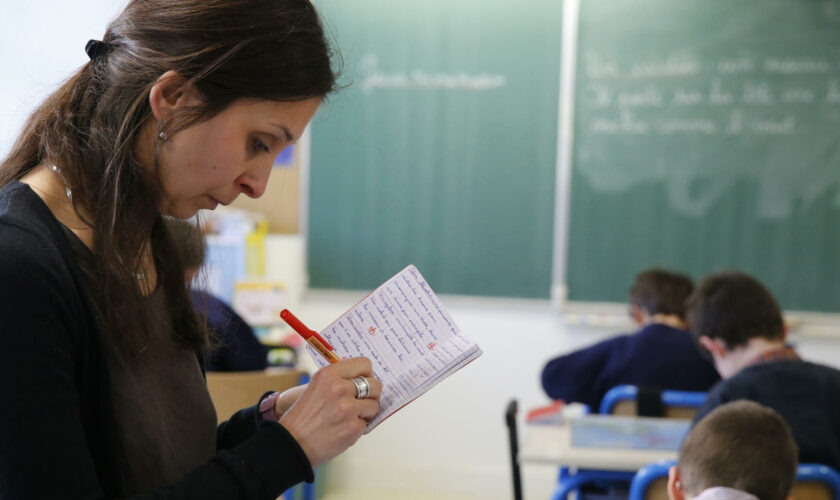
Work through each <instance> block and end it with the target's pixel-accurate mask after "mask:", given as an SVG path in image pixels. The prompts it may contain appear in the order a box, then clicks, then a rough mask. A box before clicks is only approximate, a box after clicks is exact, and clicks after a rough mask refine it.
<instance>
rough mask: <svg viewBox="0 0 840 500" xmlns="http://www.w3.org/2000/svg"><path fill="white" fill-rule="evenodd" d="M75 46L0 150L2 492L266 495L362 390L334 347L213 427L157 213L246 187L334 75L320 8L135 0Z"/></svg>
mask: <svg viewBox="0 0 840 500" xmlns="http://www.w3.org/2000/svg"><path fill="white" fill-rule="evenodd" d="M85 48H86V51H87V54H88V56H89V57H90V61H89V62H88V63H86V64H85V65H84V66H83V67H82V68H81V69H79V70H78V71H77V72H76V73H75V74H74V75H72V76H71V77H70V78H69V79H68V80H67V81H66V82H65V83H64V84H62V85H61V86H60V87H59V88H58V90H56V91H55V92H54V93H53V94H52V95H50V96H49V97H48V98H47V99H46V100H45V101H44V102H43V103H42V104H41V105H40V106H39V107H38V108H37V109H36V110H35V112H34V113H33V114H32V116H31V117H30V118H29V120H28V121H27V123H26V125H25V126H24V128H23V131H22V133H21V135H20V137H19V138H18V139H17V142H16V143H15V145H14V147H13V148H12V150H11V152H10V154H9V156H8V157H7V158H6V159H5V160H4V161H3V162H2V164H0V318H2V323H0V398H2V401H3V411H2V412H0V498H56V497H61V498H117V497H119V498H125V497H133V496H139V495H142V496H143V498H152V497H154V498H231V499H234V498H239V499H245V498H259V499H264V498H276V497H277V496H278V495H279V494H280V493H281V492H282V491H284V490H285V489H287V488H288V487H290V486H292V485H294V484H295V483H298V482H300V481H304V480H308V481H311V480H312V478H313V472H312V471H313V468H314V467H317V466H318V465H320V464H322V463H324V462H326V461H328V460H330V459H331V458H333V457H335V456H336V455H337V454H339V453H341V452H342V451H343V450H345V449H346V448H347V447H348V446H350V445H351V444H352V443H354V442H355V441H356V440H357V439H358V438H359V437H360V436H361V434H362V432H363V431H364V429H365V426H366V424H367V419H369V418H370V417H372V416H373V415H374V414H375V413H376V412H377V410H378V408H379V404H378V398H379V395H380V394H381V385H380V384H379V382H378V381H376V379H375V378H374V377H373V374H372V371H371V365H370V361H369V360H366V359H363V358H358V359H350V360H344V361H340V362H338V363H336V364H333V365H331V366H329V367H327V368H324V369H323V370H320V371H319V372H318V373H316V374H315V375H314V376H313V377H312V381H311V382H310V383H309V384H308V386H302V387H298V388H295V389H291V390H289V391H287V392H285V393H283V394H280V395H278V394H276V393H275V394H272V395H270V396H267V397H263V398H262V399H260V398H259V396H260V395H259V394H255V395H254V403H255V406H253V407H250V408H246V409H244V410H242V411H240V412H238V413H236V414H235V415H233V416H232V417H231V419H230V420H229V421H227V422H225V423H222V424H221V425H220V426H219V427H218V428H217V427H216V414H215V411H214V409H213V405H212V402H211V400H210V396H209V393H208V392H207V387H206V385H205V382H204V378H203V373H202V369H201V353H202V352H203V350H204V349H205V346H206V345H207V337H206V329H204V328H201V325H200V322H199V320H198V318H197V316H196V315H195V313H194V311H193V308H192V306H191V305H190V299H189V296H188V294H187V290H186V286H185V284H184V270H183V268H182V267H181V265H180V261H179V259H178V257H177V254H175V252H174V250H173V245H172V241H171V238H170V236H169V234H168V231H167V230H166V227H165V224H164V223H163V216H164V215H169V216H174V217H178V218H189V217H192V216H193V215H194V214H195V213H196V211H197V210H198V209H200V208H214V207H215V206H216V205H217V204H219V203H222V204H227V203H230V202H231V201H233V199H234V198H236V197H237V196H238V195H239V194H240V193H245V195H247V196H250V197H255V198H256V197H259V196H261V195H262V194H263V192H264V190H265V187H266V183H267V178H268V175H269V173H270V172H271V165H272V163H273V161H274V157H275V155H276V154H277V153H279V152H280V151H281V150H282V149H283V148H284V147H286V146H287V145H288V144H290V143H292V142H294V141H296V140H297V139H298V138H299V137H300V135H301V134H302V133H303V130H304V127H305V126H306V124H307V123H308V122H309V120H310V119H311V118H312V116H313V114H314V113H315V111H316V110H317V108H318V107H319V105H320V104H321V101H322V100H323V99H324V98H325V97H326V96H327V95H328V94H329V93H330V92H332V91H333V89H334V87H335V76H334V74H333V71H332V68H331V62H330V49H329V47H328V45H327V43H326V40H325V37H324V32H323V29H322V26H321V22H320V20H319V17H318V14H317V12H316V11H315V8H314V7H313V5H312V4H311V3H310V1H309V0H270V1H269V0H214V1H212V2H208V1H207V0H135V1H132V2H129V3H128V5H127V6H126V7H125V10H124V11H123V12H122V13H121V14H120V15H119V16H118V17H117V18H116V19H115V20H114V21H113V22H112V23H111V24H110V25H109V26H108V28H107V30H106V32H105V35H104V38H103V40H102V41H91V42H89V43H88V44H87V46H86V47H85ZM82 49H83V42H80V44H79V50H80V51H81V50H82ZM351 379H356V380H355V382H354V380H351ZM357 384H358V387H359V389H357ZM365 386H369V387H370V393H371V397H369V398H366V399H359V398H358V396H360V395H363V394H365V392H367V391H364V389H365ZM258 401H259V402H260V404H257V403H258Z"/></svg>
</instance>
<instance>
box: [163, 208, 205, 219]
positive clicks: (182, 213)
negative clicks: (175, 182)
mask: <svg viewBox="0 0 840 500" xmlns="http://www.w3.org/2000/svg"><path fill="white" fill-rule="evenodd" d="M197 213H198V209H197V208H187V207H170V208H169V210H163V211H161V214H162V215H166V216H169V217H174V218H175V219H191V218H193V217H195V214H197Z"/></svg>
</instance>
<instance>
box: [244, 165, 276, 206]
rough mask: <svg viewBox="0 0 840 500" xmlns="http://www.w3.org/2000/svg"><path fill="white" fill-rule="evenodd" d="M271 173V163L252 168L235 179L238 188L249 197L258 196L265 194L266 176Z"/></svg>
mask: <svg viewBox="0 0 840 500" xmlns="http://www.w3.org/2000/svg"><path fill="white" fill-rule="evenodd" d="M270 174H271V164H268V165H267V166H262V165H260V166H259V167H257V168H253V169H251V170H249V171H247V172H245V173H244V174H242V175H240V176H239V177H238V178H237V179H236V184H237V186H238V187H239V190H240V191H242V193H244V194H245V196H247V197H249V198H259V197H260V196H262V195H263V194H265V188H266V186H268V176H269V175H270Z"/></svg>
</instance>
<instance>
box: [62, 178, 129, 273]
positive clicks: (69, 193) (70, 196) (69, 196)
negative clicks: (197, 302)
mask: <svg viewBox="0 0 840 500" xmlns="http://www.w3.org/2000/svg"><path fill="white" fill-rule="evenodd" d="M49 169H50V170H52V171H53V172H55V174H56V175H57V176H58V178H59V179H61V183H62V184H64V194H66V195H67V199H68V200H70V201H71V202H72V201H73V192H72V191H70V186H68V185H67V181H66V180H65V179H64V174H62V173H61V169H60V168H58V167H57V166H56V165H50V166H49ZM132 274H133V275H134V278H135V279H137V280H144V279H146V273H145V272H143V271H141V272H139V273H132Z"/></svg>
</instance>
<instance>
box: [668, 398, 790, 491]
mask: <svg viewBox="0 0 840 500" xmlns="http://www.w3.org/2000/svg"><path fill="white" fill-rule="evenodd" d="M797 454H798V451H797V448H796V443H795V442H794V440H793V435H792V434H791V431H790V427H789V426H788V424H787V422H785V420H784V418H782V416H781V415H779V414H778V413H776V412H775V411H773V410H772V409H770V408H767V407H765V406H762V405H759V404H757V403H754V402H752V401H734V402H731V403H726V404H724V405H721V406H719V407H718V408H716V409H715V410H714V411H712V412H711V413H709V414H708V415H707V416H706V417H705V418H703V419H702V420H700V422H698V423H697V425H695V426H694V428H693V429H691V431H690V432H689V433H688V435H687V436H686V438H685V441H683V444H682V449H681V450H680V458H679V463H678V464H677V466H676V467H672V468H671V474H670V477H669V481H668V494H669V496H670V497H671V499H672V500H683V499H690V498H693V497H695V496H697V495H699V494H700V493H702V492H703V491H704V490H707V489H709V488H713V487H718V486H723V487H728V488H734V489H737V490H742V491H745V492H747V493H750V494H752V495H754V496H756V497H758V498H760V499H761V500H784V499H785V498H787V496H788V493H789V492H790V489H791V487H792V485H793V480H794V478H795V477H796V466H797V459H798V457H797Z"/></svg>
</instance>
